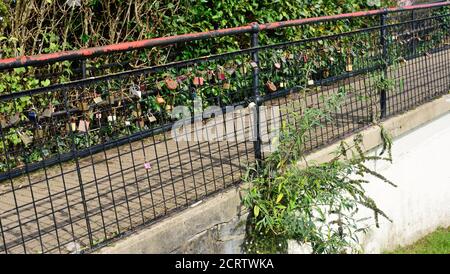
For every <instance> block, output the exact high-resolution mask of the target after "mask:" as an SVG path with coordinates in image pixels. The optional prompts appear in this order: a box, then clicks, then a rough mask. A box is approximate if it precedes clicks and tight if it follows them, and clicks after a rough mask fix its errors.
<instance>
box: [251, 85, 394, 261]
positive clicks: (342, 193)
mask: <svg viewBox="0 0 450 274" xmlns="http://www.w3.org/2000/svg"><path fill="white" fill-rule="evenodd" d="M345 96H346V94H345V92H343V91H341V92H340V93H338V94H335V95H331V96H330V97H329V98H328V99H327V102H328V103H327V104H326V105H325V107H323V108H320V109H318V108H307V109H306V110H305V111H304V113H303V115H301V116H299V115H296V114H295V113H292V114H291V117H290V119H289V122H288V123H284V124H283V127H282V130H281V133H280V136H279V146H278V149H277V151H276V152H274V153H272V154H270V155H269V156H268V157H267V158H266V159H265V160H264V162H263V164H262V166H260V167H259V168H258V167H257V168H250V169H249V170H248V172H247V175H246V176H245V177H244V181H245V182H247V183H248V184H249V185H250V189H249V190H248V193H247V195H246V196H245V198H244V204H245V206H246V207H247V208H248V209H249V211H250V215H249V219H248V223H247V239H246V242H245V244H244V246H243V248H244V251H245V252H248V253H278V252H280V253H285V252H287V247H288V246H287V243H288V240H291V239H292V240H297V241H298V242H300V243H308V244H310V245H311V246H312V248H313V252H314V253H353V252H359V251H360V247H359V245H358V243H359V240H358V235H359V234H360V233H363V232H365V231H366V230H367V228H368V225H367V222H365V220H360V219H357V215H356V214H357V213H358V208H359V207H361V206H363V207H367V208H369V209H371V210H372V211H373V214H374V219H375V224H376V225H377V226H378V218H379V216H380V215H381V216H383V217H385V218H387V219H389V218H388V216H386V214H385V213H383V211H382V210H381V209H379V208H378V207H377V205H376V203H375V201H374V200H373V199H372V198H370V197H369V196H367V194H366V192H365V190H364V187H363V186H364V184H367V183H369V181H368V178H367V176H368V175H371V176H375V177H377V178H378V179H380V180H382V181H384V182H386V183H388V184H391V185H393V186H395V185H394V184H393V183H392V182H390V181H389V180H388V179H387V178H385V177H383V176H382V175H381V174H379V173H377V172H375V171H374V170H372V169H371V168H370V167H369V163H370V162H371V161H378V160H382V161H392V159H391V158H390V148H391V140H390V137H389V135H388V134H387V133H386V131H384V130H382V137H383V139H384V142H385V146H384V149H383V152H382V154H381V155H367V154H366V153H365V152H364V151H363V147H362V136H361V135H360V134H358V135H356V137H355V138H354V141H353V144H346V143H344V142H342V143H341V144H340V147H339V150H338V151H336V155H335V156H334V158H333V159H332V160H331V161H329V162H327V163H323V164H306V166H301V165H300V164H299V163H301V162H302V161H303V157H304V144H305V142H306V141H307V138H308V137H307V136H308V132H309V130H310V129H311V128H313V127H318V126H321V125H322V124H323V121H324V120H330V119H331V116H330V113H331V112H333V111H334V110H336V108H338V107H339V105H340V104H341V103H342V99H343V98H345ZM386 154H387V155H388V156H385V155H386Z"/></svg>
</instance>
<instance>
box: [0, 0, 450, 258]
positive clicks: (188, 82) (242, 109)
mask: <svg viewBox="0 0 450 274" xmlns="http://www.w3.org/2000/svg"><path fill="white" fill-rule="evenodd" d="M449 20H450V14H449V11H448V8H447V3H443V4H436V5H427V6H417V7H414V8H411V7H408V8H404V9H389V10H380V11H371V12H364V13H354V14H347V15H340V16H332V17H322V18H315V19H306V20H296V21H288V22H282V23H272V24H260V25H258V24H252V25H251V26H246V27H242V28H234V29H230V30H219V31H213V32H208V33H202V34H200V35H197V34H191V35H185V36H175V37H169V38H160V39H153V40H147V41H146V42H145V43H135V44H133V43H131V44H126V45H122V46H116V47H114V48H113V47H111V48H99V49H89V50H84V51H77V52H68V53H58V54H52V55H47V56H40V57H39V56H38V57H31V58H22V59H20V58H18V59H10V60H1V61H0V69H2V70H3V71H2V74H1V76H0V77H1V78H0V122H1V125H0V137H1V140H0V141H1V142H0V253H68V252H86V251H87V252H88V251H91V250H92V249H94V248H98V247H99V246H102V245H104V244H107V243H108V242H110V241H111V240H113V239H116V238H118V237H120V236H123V235H125V234H127V233H128V232H132V231H134V230H135V229H137V228H139V227H142V226H144V225H147V224H149V223H152V222H154V221H156V220H158V219H159V218H162V217H165V216H167V215H168V214H170V213H173V212H175V211H177V210H180V209H182V208H185V207H187V206H190V205H192V204H194V203H196V202H197V201H200V200H202V199H203V198H205V197H206V196H208V195H211V194H213V193H216V192H218V191H220V190H223V189H225V188H227V187H229V186H231V185H234V184H237V183H239V181H240V178H241V176H242V175H243V174H244V173H245V171H246V168H247V167H248V166H249V165H251V164H252V163H255V161H258V160H262V159H264V156H265V155H267V153H270V151H271V150H273V149H276V148H275V144H276V142H275V141H276V133H277V131H278V130H279V129H280V125H282V123H287V122H289V115H290V113H292V112H295V113H299V114H301V113H302V111H304V110H305V109H306V108H321V107H323V106H324V105H325V104H327V103H328V101H327V100H329V98H330V97H331V96H332V95H340V96H343V103H342V104H341V105H340V107H339V108H338V109H336V111H335V112H334V113H333V119H331V120H324V121H322V125H321V126H317V127H315V128H313V129H311V130H310V134H309V140H308V142H307V144H306V149H307V150H308V151H311V150H314V149H317V148H320V147H322V146H324V145H327V144H329V143H331V142H333V141H335V140H337V139H339V138H342V137H344V136H346V135H349V134H352V133H354V132H355V131H357V130H360V129H362V128H364V127H367V126H369V125H371V124H372V123H373V121H376V120H380V119H385V118H387V117H390V116H392V115H396V114H399V113H402V112H404V111H407V110H409V109H412V108H414V107H415V106H418V105H420V104H423V103H424V102H427V101H430V100H432V99H434V98H436V97H439V96H441V95H443V94H447V93H448V92H449V89H450V78H449V76H450V62H449V61H450V56H449V46H450V44H449V43H450V36H449V27H450V21H449ZM343 25H344V26H346V28H343ZM348 26H350V29H349V27H348ZM352 27H353V29H352ZM286 29H288V30H290V31H293V33H297V34H300V35H301V36H299V37H300V38H299V40H297V41H285V42H280V43H275V44H262V43H261V41H260V38H261V37H268V36H271V37H275V38H276V37H279V32H280V31H282V30H286ZM318 29H319V30H322V32H321V33H322V34H321V35H320V36H317V35H315V32H312V31H311V30H318ZM262 33H263V34H262ZM227 36H235V37H238V39H237V40H240V41H244V42H242V44H246V43H248V45H249V47H248V48H245V49H241V50H237V51H230V52H226V53H221V54H216V55H211V56H206V57H199V58H194V59H189V60H177V61H173V62H169V61H168V62H165V63H164V64H161V65H149V64H147V65H146V64H145V63H140V64H139V66H137V67H136V66H135V64H134V63H133V60H131V61H130V56H132V57H133V58H134V57H136V56H144V57H145V55H147V54H150V53H151V52H152V51H151V50H152V49H153V48H157V47H163V46H167V45H172V47H171V48H170V49H171V50H172V49H173V50H174V51H176V50H177V49H180V48H181V47H183V46H189V47H191V48H195V47H196V46H199V45H200V43H212V44H214V43H220V42H221V41H222V40H221V39H223V38H224V37H227ZM205 39H208V40H206V42H205ZM245 41H247V42H245ZM262 41H265V40H264V39H263V40H262ZM129 52H133V54H134V55H126V54H127V53H129ZM168 56H169V55H168ZM171 56H174V55H171ZM127 58H128V59H127ZM175 58H178V57H177V56H176V55H175ZM144 59H145V58H144ZM178 59H179V58H178ZM99 60H100V61H99ZM99 62H100V63H103V64H102V65H97V66H92V64H94V63H95V64H98V63H99Z"/></svg>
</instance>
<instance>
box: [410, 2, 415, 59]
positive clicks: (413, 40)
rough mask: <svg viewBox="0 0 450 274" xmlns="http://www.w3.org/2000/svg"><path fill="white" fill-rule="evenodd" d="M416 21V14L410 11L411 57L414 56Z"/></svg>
mask: <svg viewBox="0 0 450 274" xmlns="http://www.w3.org/2000/svg"><path fill="white" fill-rule="evenodd" d="M415 20H416V13H415V12H414V10H411V22H412V23H411V25H412V30H411V32H412V33H413V37H412V45H411V47H412V49H411V57H415V55H416V24H415V22H414V21H415Z"/></svg>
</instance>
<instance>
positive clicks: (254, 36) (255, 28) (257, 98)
mask: <svg viewBox="0 0 450 274" xmlns="http://www.w3.org/2000/svg"><path fill="white" fill-rule="evenodd" d="M258 36H259V25H258V23H252V32H251V47H252V48H257V47H258V42H259V37H258ZM252 62H253V63H254V64H253V66H252V67H253V72H252V80H253V83H252V91H253V96H254V103H255V109H254V115H255V116H254V119H253V122H254V127H253V133H254V134H256V139H254V141H253V147H254V150H255V160H256V163H257V166H258V167H260V165H261V160H262V153H261V130H260V127H261V125H260V113H259V110H260V108H259V107H260V106H261V104H262V98H261V95H260V93H259V54H258V49H256V50H255V51H253V52H252ZM253 138H255V135H253Z"/></svg>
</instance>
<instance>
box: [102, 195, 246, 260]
mask: <svg viewBox="0 0 450 274" xmlns="http://www.w3.org/2000/svg"><path fill="white" fill-rule="evenodd" d="M240 189H241V188H238V187H233V188H232V189H228V190H226V191H223V192H221V193H219V194H217V195H214V196H212V197H208V198H207V199H205V200H203V201H202V202H201V203H200V204H197V205H196V206H191V207H190V208H188V209H186V210H184V211H182V212H180V213H177V214H175V215H174V216H171V217H168V218H167V219H164V220H162V221H160V222H158V223H156V224H154V225H152V226H149V227H148V228H144V229H142V230H140V231H138V232H136V233H135V234H133V235H131V236H128V237H126V238H124V239H121V240H119V241H117V242H116V243H113V244H112V245H111V246H107V247H104V248H102V249H100V250H99V251H97V252H96V253H137V254H151V253H172V252H179V251H178V249H179V248H180V247H181V246H182V245H183V244H185V243H186V242H187V241H188V240H189V239H191V238H195V237H198V236H199V235H200V234H201V233H202V232H204V231H207V230H209V229H211V228H213V227H216V226H218V225H220V224H226V223H228V222H230V221H232V220H233V219H236V217H238V216H240V215H241V213H242V212H241V196H240Z"/></svg>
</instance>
